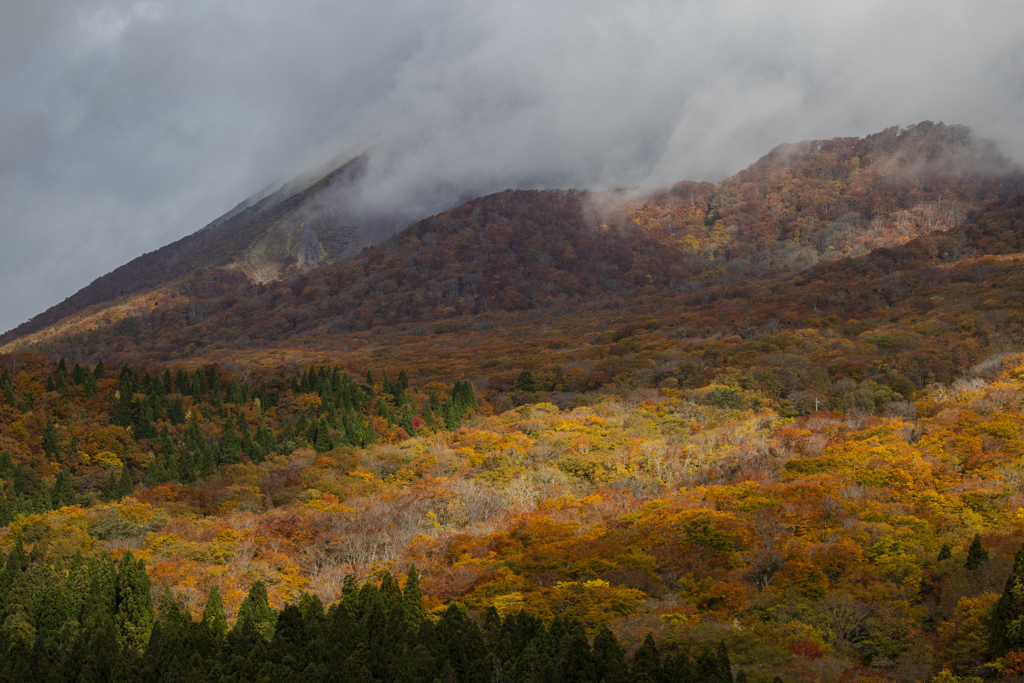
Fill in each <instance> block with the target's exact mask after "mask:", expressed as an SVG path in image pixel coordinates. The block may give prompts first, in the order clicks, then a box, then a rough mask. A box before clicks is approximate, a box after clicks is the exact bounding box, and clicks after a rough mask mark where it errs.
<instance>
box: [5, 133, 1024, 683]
mask: <svg viewBox="0 0 1024 683" xmlns="http://www.w3.org/2000/svg"><path fill="white" fill-rule="evenodd" d="M317 175H318V174H315V173H314V174H313V176H317ZM321 177H322V176H321ZM317 182H318V181H317ZM301 186H302V183H299V185H297V186H296V187H295V188H293V189H286V188H280V189H278V188H271V189H268V191H266V192H264V193H262V194H261V195H258V196H257V197H255V198H253V200H252V201H250V202H248V203H247V205H246V206H240V207H239V209H238V210H237V211H235V212H233V213H232V214H231V215H228V216H227V217H226V218H225V219H224V221H223V222H222V223H221V224H220V225H218V226H215V227H214V228H213V229H212V230H211V231H210V232H211V233H214V235H213V237H211V238H210V239H209V241H208V242H207V243H208V244H213V243H215V242H216V239H218V235H220V239H222V241H221V242H219V244H222V245H230V244H232V242H231V241H230V240H229V239H228V238H227V237H224V236H223V233H217V231H218V230H223V231H225V232H230V231H231V230H232V229H234V228H231V227H230V226H236V227H237V226H239V225H245V222H244V221H245V219H244V215H245V214H246V212H247V211H251V212H253V215H254V216H255V217H256V218H258V216H259V215H261V214H260V212H263V214H262V215H264V216H273V215H278V217H279V219H280V221H281V222H282V223H279V224H283V222H284V218H283V216H285V215H298V214H297V213H292V214H289V213H288V211H289V209H287V208H286V205H287V204H288V202H289V201H290V200H291V199H292V198H293V197H300V196H301V195H302V193H303V192H305V191H306V190H308V189H309V188H311V187H312V186H313V185H312V184H310V185H306V186H305V188H303V187H301ZM1021 187H1022V182H1021V174H1020V172H1019V171H1018V170H1017V169H1016V168H1014V167H1013V166H1012V165H1011V164H1009V163H1008V162H1006V161H1005V160H1004V159H1002V158H1001V157H1000V156H999V155H998V154H997V153H996V152H995V150H994V149H993V148H992V146H991V145H989V144H988V143H986V142H985V141H981V140H976V139H974V138H973V137H972V136H971V135H970V133H969V131H967V130H966V129H963V128H961V127H956V126H943V125H940V124H938V125H937V124H930V123H927V122H925V123H921V124H917V125H916V126H912V127H910V128H907V129H902V128H899V129H890V130H887V131H883V132H882V133H879V134H877V135H873V136H868V137H867V138H863V139H859V138H856V139H854V138H851V139H836V140H826V141H813V142H806V143H800V144H797V145H784V146H781V147H778V148H776V149H774V150H772V151H771V152H770V153H769V154H767V155H766V156H765V157H763V158H762V159H761V160H759V161H758V162H757V163H755V164H754V165H752V166H751V167H750V168H748V169H745V170H743V171H741V172H740V173H738V174H737V175H735V176H732V177H730V178H727V179H725V180H723V181H722V182H721V183H718V184H717V185H712V184H709V183H692V182H682V183H679V184H677V185H674V186H672V187H669V188H663V189H659V190H620V191H615V192H587V191H576V190H567V191H563V190H508V191H505V192H499V193H495V194H491V195H488V196H484V197H478V198H476V199H473V200H472V201H469V202H467V203H465V204H463V205H461V206H458V207H455V208H453V209H451V210H449V211H445V212H442V213H440V214H438V215H435V216H431V217H428V218H425V219H423V220H419V221H417V222H415V223H414V224H412V225H411V226H410V227H409V228H408V229H407V230H404V231H402V232H400V233H399V234H397V235H394V236H393V237H391V238H390V239H387V240H384V241H382V242H381V243H380V244H378V245H376V246H373V247H369V248H366V249H362V250H360V251H359V252H358V253H357V254H355V255H354V256H353V257H351V258H347V259H340V258H339V259H338V260H336V261H334V262H332V263H327V264H326V265H323V264H322V263H321V265H319V266H316V267H314V266H313V264H308V265H305V266H303V265H300V263H299V262H298V259H297V258H294V254H295V253H297V252H287V253H289V254H292V255H293V256H292V258H293V259H294V260H293V262H291V263H288V264H285V265H284V266H283V267H282V269H281V270H280V271H279V274H280V277H279V278H278V279H273V280H270V281H266V282H264V281H261V279H260V278H259V277H257V274H256V273H254V272H248V271H246V270H245V269H244V268H243V267H242V265H241V264H244V262H245V259H246V258H250V257H251V254H252V253H253V252H252V245H253V244H258V243H260V240H267V242H264V243H268V244H271V245H273V244H275V241H274V239H273V238H272V237H267V235H271V236H272V235H274V234H275V233H274V232H273V231H272V230H270V231H269V232H260V231H258V230H256V229H255V228H253V233H251V234H249V235H248V237H251V238H252V239H249V240H248V241H246V240H242V239H239V240H237V241H236V242H235V244H238V245H241V244H247V245H248V246H246V247H245V248H244V249H241V248H240V249H239V251H237V252H234V255H233V256H232V258H231V259H229V260H228V261H226V262H227V265H226V266H216V267H215V266H212V265H211V266H210V267H201V266H200V265H197V263H198V261H197V262H194V263H192V264H191V267H190V268H189V267H185V266H182V270H181V273H180V274H179V275H178V276H176V277H174V278H170V277H168V278H167V279H165V280H162V281H161V283H160V284H157V285H155V286H153V285H147V287H148V288H146V287H140V288H139V289H138V290H137V291H136V290H133V292H132V293H130V294H126V295H123V296H120V297H117V298H114V299H109V300H100V299H101V296H102V295H101V294H98V293H95V292H94V294H95V296H96V298H97V300H98V303H96V304H95V305H93V306H89V307H86V308H84V309H82V310H80V311H78V312H77V313H75V314H73V315H68V316H66V317H63V318H60V319H59V320H57V323H55V324H54V325H52V326H49V327H42V328H39V329H38V330H37V331H36V332H34V333H31V334H27V335H24V336H21V337H15V338H13V341H11V342H10V344H9V345H8V346H7V347H5V349H4V351H3V354H2V355H0V559H3V560H4V562H3V564H4V566H5V568H4V569H3V571H2V572H0V610H2V611H3V612H4V614H3V615H0V616H2V617H3V619H2V620H0V621H2V627H0V647H2V648H3V650H2V651H3V652H5V653H6V655H5V657H4V659H3V663H2V664H0V678H3V679H4V680H6V679H8V678H10V679H12V680H13V679H46V680H65V679H66V680H80V679H89V680H92V679H97V680H107V679H113V678H115V677H116V676H117V675H118V674H117V673H115V672H122V673H123V674H124V675H123V676H121V677H122V678H125V677H126V678H131V679H133V680H134V679H139V680H154V681H163V680H181V679H182V674H183V673H185V676H186V677H187V678H188V679H189V680H214V679H216V680H221V679H226V678H231V679H239V680H241V679H242V678H245V679H246V680H256V679H257V678H262V679H267V680H293V679H294V680H300V679H301V680H310V681H326V680H333V678H332V676H333V677H334V678H338V679H339V680H349V679H351V680H371V679H372V680H378V681H382V682H388V683H390V682H392V681H399V680H427V681H429V680H448V679H451V680H456V679H458V680H470V679H473V680H475V679H481V680H483V679H484V678H486V677H493V678H502V680H527V679H530V678H535V677H540V678H544V679H545V680H551V681H562V680H566V681H568V680H605V681H630V680H669V679H670V678H672V679H673V680H675V679H678V680H707V681H721V683H739V681H741V680H752V681H772V680H785V681H800V682H803V681H807V682H810V681H816V680H822V678H823V676H824V677H826V678H828V679H829V680H837V681H839V680H842V681H856V680H864V681H876V682H878V681H892V682H893V683H897V682H900V683H902V682H904V681H906V682H908V683H909V682H910V681H926V680H928V681H940V680H948V681H954V680H967V679H978V680H981V679H982V678H983V677H984V678H989V679H991V680H1000V679H1001V680H1005V681H1012V680H1017V679H1019V677H1020V674H1021V673H1022V672H1024V654H1022V653H1021V647H1022V646H1024V635H1022V634H1021V632H1020V629H1019V628H1018V626H1019V625H1020V623H1021V621H1022V620H1024V600H1022V599H1021V591H1020V587H1021V582H1022V581H1024V550H1021V549H1020V548H1021V538H1022V537H1024V493H1022V491H1024V429H1022V427H1021V425H1022V424H1024V404H1022V402H1021V396H1022V395H1024V353H1022V352H1021V349H1022V346H1024V314H1022V313H1021V303H1022V295H1021V292H1024V194H1022V190H1021ZM275 193H277V195H276V197H275V196H274V195H275ZM332 193H333V191H332ZM305 196H306V197H307V199H303V200H301V201H300V202H299V204H296V205H294V206H293V207H292V209H290V211H292V212H298V211H301V210H303V208H302V207H304V206H308V205H309V201H311V199H309V198H310V197H311V196H310V195H305ZM296 201H299V200H296ZM261 202H265V203H264V204H262V207H263V208H260V206H261ZM275 202H276V203H275ZM277 207H285V208H281V209H280V211H281V213H278V214H275V213H274V212H275V211H277V210H278V209H277ZM254 220H255V219H254ZM266 220H267V222H268V223H270V222H272V221H271V220H270V219H269V218H268V219H266ZM289 220H290V221H291V222H290V223H289V224H290V225H291V226H293V227H294V226H298V227H301V221H298V220H297V219H295V220H292V219H289ZM296 230H297V228H296ZM285 232H287V231H285ZM290 234H291V235H292V236H295V235H300V236H301V232H296V231H292V232H291V233H290ZM281 239H284V238H281ZM317 239H320V238H319V236H318V237H317ZM286 241H287V240H286ZM307 244H308V243H307ZM268 250H270V248H269V247H268ZM186 253H188V254H191V256H190V258H196V259H199V258H200V257H201V256H202V254H200V252H199V251H198V250H197V251H192V252H186ZM279 253H284V252H283V251H282V252H279ZM217 258H223V255H221V256H218V257H217ZM268 258H269V257H268ZM274 258H275V259H276V258H278V257H276V256H275V257H274ZM324 260H326V259H324ZM213 261H216V259H213ZM213 261H211V262H210V263H213ZM208 265H209V264H208ZM156 279H157V278H156V276H155V275H154V277H153V280H154V281H156ZM12 348H13V349H16V351H14V352H12V351H10V349H12ZM1015 554H1016V556H1015ZM403 577H405V578H404V585H403ZM157 596H161V597H160V598H159V602H158V604H154V603H156V600H157ZM200 619H201V620H200ZM83 624H85V625H86V626H87V627H86V628H83V627H82V625H83ZM110 653H114V654H112V655H110ZM108 655H109V656H108ZM673 677H674V678H673Z"/></svg>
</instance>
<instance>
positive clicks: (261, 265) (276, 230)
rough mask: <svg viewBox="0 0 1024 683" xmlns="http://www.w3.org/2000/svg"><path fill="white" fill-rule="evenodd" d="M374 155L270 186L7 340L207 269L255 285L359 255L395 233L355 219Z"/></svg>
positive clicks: (381, 221) (377, 221) (386, 224)
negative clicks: (357, 191) (355, 200)
mask: <svg viewBox="0 0 1024 683" xmlns="http://www.w3.org/2000/svg"><path fill="white" fill-rule="evenodd" d="M366 161H367V158H366V155H365V154H363V155H360V156H357V157H355V158H353V159H350V160H347V161H345V162H344V163H341V164H340V165H337V166H336V167H331V166H329V167H328V168H327V169H318V170H315V171H311V172H309V173H306V174H303V175H302V176H300V177H298V178H296V179H294V180H292V181H291V182H289V183H287V184H284V185H282V186H281V187H278V188H268V189H267V190H264V191H263V192H261V193H258V194H256V195H254V196H252V197H250V198H249V199H247V200H245V201H243V202H241V203H240V204H238V206H236V207H235V208H234V209H232V210H231V211H229V212H228V213H226V214H224V215H223V216H221V217H220V218H218V219H216V220H215V221H213V222H212V223H210V224H209V225H207V226H205V227H204V228H202V229H200V230H198V231H197V232H195V233H193V234H191V235H189V236H187V237H184V238H182V239H180V240H178V241H176V242H173V243H172V244H169V245H167V246H165V247H162V248H161V249H158V250H156V251H154V252H151V253H147V254H143V255H142V256H140V257H138V258H136V259H134V260H132V261H130V262H129V263H127V264H125V265H123V266H121V267H120V268H117V269H116V270H114V271H112V272H110V273H108V274H106V275H104V276H102V277H100V278H97V279H96V280H95V281H94V282H92V283H91V284H90V285H88V286H87V287H84V288H83V289H82V290H80V291H79V292H77V293H76V294H74V295H72V296H70V297H68V298H67V299H65V300H64V301H63V302H61V303H59V304H57V305H56V306H53V307H52V308H50V309H49V310H47V311H45V312H44V313H41V314H40V315H37V316H35V317H34V318H32V319H31V320H29V321H28V322H26V323H24V324H23V325H21V326H19V327H17V328H15V329H14V330H11V331H10V332H8V333H7V334H5V335H4V339H13V338H15V337H18V336H21V335H24V334H28V333H32V332H35V331H38V330H41V329H43V328H45V327H47V326H49V325H53V324H55V323H57V322H58V321H60V320H62V319H64V318H66V317H67V316H69V315H73V314H75V313H77V312H79V311H81V310H83V309H85V308H88V307H90V306H96V305H98V304H103V303H106V302H110V301H114V300H117V299H120V298H124V297H131V296H133V295H138V294H140V293H144V292H149V291H152V290H154V289H157V288H160V287H162V286H165V285H167V284H168V283H170V282H173V281H176V280H179V279H181V278H185V277H188V276H189V275H191V274H193V273H195V272H197V271H199V270H203V269H212V268H224V269H231V270H238V271H240V272H242V273H244V274H245V276H246V277H247V278H248V279H250V280H252V281H254V282H267V281H270V280H273V279H276V278H278V277H282V276H284V275H285V274H288V273H294V272H301V271H303V270H306V269H309V268H315V267H318V266H321V265H324V264H329V263H333V262H334V261H337V260H339V259H345V258H351V257H352V256H354V255H355V254H358V253H359V251H360V250H361V249H362V248H364V247H366V246H368V245H370V244H373V243H376V242H379V241H380V240H382V239H384V238H386V237H388V236H390V235H391V234H393V232H394V223H393V221H392V220H390V217H385V216H373V215H370V216H366V215H361V216H360V217H359V218H358V219H357V218H355V217H354V216H353V215H352V210H351V208H352V192H353V189H354V187H355V185H356V183H357V182H358V181H359V178H360V177H361V175H362V173H363V172H364V170H365V166H366Z"/></svg>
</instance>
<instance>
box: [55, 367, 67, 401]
mask: <svg viewBox="0 0 1024 683" xmlns="http://www.w3.org/2000/svg"><path fill="white" fill-rule="evenodd" d="M53 387H54V389H56V390H57V391H59V392H60V394H61V396H67V393H68V382H67V380H66V379H65V378H64V373H63V372H58V373H57V376H56V377H55V378H54V380H53Z"/></svg>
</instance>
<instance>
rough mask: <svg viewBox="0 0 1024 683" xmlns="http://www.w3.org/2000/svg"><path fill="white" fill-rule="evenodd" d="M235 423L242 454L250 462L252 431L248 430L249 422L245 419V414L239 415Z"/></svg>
mask: <svg viewBox="0 0 1024 683" xmlns="http://www.w3.org/2000/svg"><path fill="white" fill-rule="evenodd" d="M236 422H237V427H238V434H239V437H240V439H239V441H240V446H241V448H242V453H243V454H244V455H245V457H246V458H248V459H250V460H252V455H253V447H254V445H255V444H253V441H252V430H251V429H249V420H247V419H245V413H239V414H238V418H237V420H236Z"/></svg>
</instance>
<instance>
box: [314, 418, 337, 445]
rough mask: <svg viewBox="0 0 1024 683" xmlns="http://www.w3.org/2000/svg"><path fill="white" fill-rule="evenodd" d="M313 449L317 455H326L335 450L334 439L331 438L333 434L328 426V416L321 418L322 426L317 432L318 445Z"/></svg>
mask: <svg viewBox="0 0 1024 683" xmlns="http://www.w3.org/2000/svg"><path fill="white" fill-rule="evenodd" d="M313 448H314V449H315V450H316V452H317V453H326V452H327V451H329V450H331V449H332V448H334V439H333V438H331V432H330V429H329V428H328V425H327V416H326V415H325V416H323V417H321V418H320V424H319V425H318V426H317V430H316V443H315V444H314V446H313Z"/></svg>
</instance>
